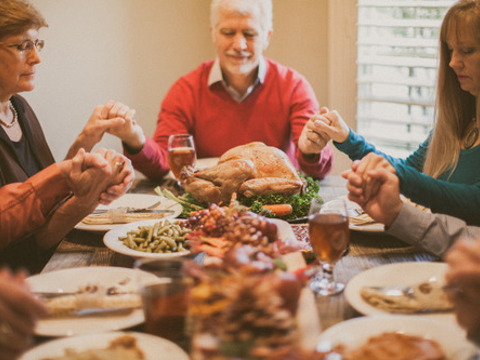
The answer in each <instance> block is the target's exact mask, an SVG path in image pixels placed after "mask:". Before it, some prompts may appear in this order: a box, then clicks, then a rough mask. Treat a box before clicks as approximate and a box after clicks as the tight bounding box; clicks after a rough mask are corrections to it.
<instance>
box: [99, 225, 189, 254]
mask: <svg viewBox="0 0 480 360" xmlns="http://www.w3.org/2000/svg"><path fill="white" fill-rule="evenodd" d="M161 220H163V219H161ZM158 221H159V220H144V221H137V222H133V223H130V224H124V225H120V226H117V227H115V228H113V229H112V230H110V231H108V232H107V233H105V235H104V236H103V243H104V244H105V246H106V247H108V248H109V249H110V250H112V251H114V252H116V253H119V254H123V255H127V256H131V257H135V258H146V257H148V258H158V259H166V258H172V257H179V256H185V255H188V254H190V251H182V252H172V253H147V252H143V251H138V250H134V249H131V248H129V247H128V246H126V245H124V244H123V242H122V241H120V240H119V237H124V236H126V234H127V233H128V232H129V231H134V230H137V229H138V227H139V226H152V225H154V224H155V223H156V222H158Z"/></svg>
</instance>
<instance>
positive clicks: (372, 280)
mask: <svg viewBox="0 0 480 360" xmlns="http://www.w3.org/2000/svg"><path fill="white" fill-rule="evenodd" d="M447 269H448V266H447V264H446V263H439V262H401V263H394V264H388V265H381V266H377V267H374V268H371V269H368V270H365V271H363V272H361V273H359V274H357V275H356V276H354V277H353V278H352V279H351V280H350V281H349V282H348V283H347V286H346V287H345V298H346V300H347V301H348V303H349V304H350V305H351V306H352V307H353V308H354V309H355V310H357V311H358V312H359V313H361V314H363V315H385V314H388V312H387V311H385V310H382V309H379V308H376V307H374V306H372V305H370V304H369V303H368V302H366V301H365V300H364V299H363V298H362V296H361V294H360V292H361V290H362V288H364V287H366V286H402V285H405V286H412V285H414V284H417V283H420V282H423V281H428V280H430V279H437V280H439V281H441V280H443V278H444V276H445V273H446V271H447ZM418 316H420V317H424V318H435V319H438V320H442V321H447V322H449V323H455V315H454V314H453V313H452V312H447V313H425V314H421V315H418Z"/></svg>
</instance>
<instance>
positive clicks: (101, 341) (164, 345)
mask: <svg viewBox="0 0 480 360" xmlns="http://www.w3.org/2000/svg"><path fill="white" fill-rule="evenodd" d="M127 334H128V335H131V336H133V337H135V339H136V340H137V347H138V348H139V349H141V350H142V352H143V353H144V355H145V360H188V359H189V357H188V355H187V354H186V353H185V352H184V351H183V350H182V349H181V348H180V347H179V346H178V345H176V344H174V343H173V342H171V341H168V340H166V339H163V338H161V337H158V336H153V335H149V334H143V333H138V332H122V331H114V332H106V333H101V334H95V333H92V334H88V335H79V336H73V337H68V338H62V339H57V340H52V341H49V342H47V343H45V344H42V345H39V346H37V347H35V348H33V349H31V350H30V351H27V352H26V353H25V354H23V356H22V357H21V358H20V360H39V359H44V358H49V357H60V356H62V355H64V354H65V349H72V350H74V351H86V350H89V349H102V348H106V347H108V345H109V344H110V342H111V341H112V340H114V339H116V338H118V337H120V336H123V335H127ZM112 360H114V359H112Z"/></svg>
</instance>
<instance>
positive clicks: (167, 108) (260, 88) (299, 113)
mask: <svg viewBox="0 0 480 360" xmlns="http://www.w3.org/2000/svg"><path fill="white" fill-rule="evenodd" d="M272 31H273V30H272V2H271V0H213V1H212V4H211V35H212V39H213V43H214V45H215V47H216V49H217V58H216V59H215V60H211V61H207V62H205V63H203V64H201V65H200V66H199V67H198V68H197V69H195V70H194V71H192V72H190V73H188V74H186V75H184V76H182V77H181V78H180V79H179V80H178V81H177V82H176V83H175V84H173V86H172V87H171V89H170V90H169V92H168V93H167V95H166V97H165V99H164V100H163V102H162V105H161V110H160V113H159V115H158V123H157V128H156V130H155V134H154V136H153V138H148V137H146V136H145V135H144V133H143V131H142V129H141V128H140V127H139V126H138V125H137V124H136V123H135V121H134V120H133V119H131V120H128V119H127V122H126V124H125V125H124V126H123V127H122V128H121V129H115V130H111V131H110V132H111V133H112V134H113V135H116V136H118V137H120V139H122V141H123V145H124V149H125V155H126V156H127V157H129V158H130V159H131V160H132V162H133V165H134V167H135V168H136V169H137V170H139V171H141V172H142V173H144V174H145V175H146V176H148V177H149V178H152V179H159V178H161V177H162V176H164V175H165V174H167V172H168V171H169V167H168V162H167V142H168V137H169V135H171V134H179V133H189V134H192V135H193V136H194V140H195V146H196V150H197V156H198V157H199V158H206V157H218V156H220V155H222V154H223V153H224V152H225V151H227V150H228V149H230V148H232V147H235V146H238V145H243V144H246V143H249V142H252V141H261V142H264V143H265V144H266V145H269V146H274V147H277V148H279V149H281V150H283V151H285V152H286V153H287V155H288V156H289V158H290V159H291V160H292V162H293V164H294V165H295V166H296V167H297V168H299V169H301V170H302V171H303V172H304V173H305V174H306V175H309V176H312V177H315V178H323V177H325V176H326V175H327V173H328V172H329V171H330V169H331V167H332V163H333V152H332V150H331V148H329V147H328V146H327V144H326V143H327V140H328V139H327V138H322V134H312V133H311V131H307V129H304V126H305V124H306V123H307V121H308V120H309V118H310V117H311V116H312V115H313V114H315V113H316V112H318V110H319V105H318V102H317V99H316V97H315V94H314V92H313V89H312V87H311V86H310V84H309V83H308V82H307V81H306V79H305V78H304V77H303V76H302V75H300V74H299V73H298V72H296V71H295V70H293V69H290V68H288V67H286V66H283V65H281V64H279V63H277V62H275V61H272V60H270V59H266V58H264V57H263V56H262V53H263V51H264V50H265V49H266V48H267V46H268V44H269V40H270V37H271V35H272ZM302 132H303V133H302Z"/></svg>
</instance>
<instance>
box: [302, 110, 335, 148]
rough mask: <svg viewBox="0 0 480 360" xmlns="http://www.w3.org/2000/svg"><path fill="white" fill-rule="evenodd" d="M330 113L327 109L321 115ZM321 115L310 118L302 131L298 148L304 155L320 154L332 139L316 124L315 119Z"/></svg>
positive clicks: (321, 111)
mask: <svg viewBox="0 0 480 360" xmlns="http://www.w3.org/2000/svg"><path fill="white" fill-rule="evenodd" d="M327 111H328V109H327V108H321V109H320V113H319V114H325V113H326V112H327ZM316 116H321V115H314V116H313V117H312V118H310V119H309V120H308V121H307V123H306V124H305V126H304V127H303V129H302V133H301V134H300V138H299V140H298V148H299V149H300V151H301V152H302V153H303V154H307V155H308V154H319V153H320V152H321V151H322V149H323V148H324V147H325V145H327V142H328V141H329V140H330V138H329V137H328V136H327V134H325V133H323V132H321V131H320V130H319V129H318V128H317V126H316V124H315V121H316V120H315V117H316Z"/></svg>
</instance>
